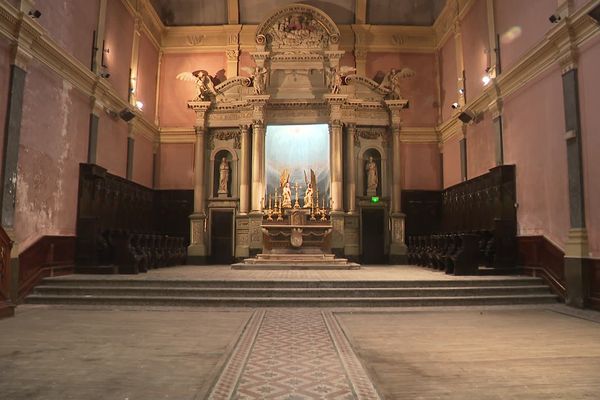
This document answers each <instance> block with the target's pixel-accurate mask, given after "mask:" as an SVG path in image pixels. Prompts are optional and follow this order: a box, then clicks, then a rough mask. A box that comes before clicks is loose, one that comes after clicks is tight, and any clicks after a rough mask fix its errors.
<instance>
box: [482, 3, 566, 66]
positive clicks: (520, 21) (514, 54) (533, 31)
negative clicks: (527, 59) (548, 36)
mask: <svg viewBox="0 0 600 400" xmlns="http://www.w3.org/2000/svg"><path fill="white" fill-rule="evenodd" d="M479 1H483V0H479ZM557 4H558V3H557V1H556V0H535V1H523V0H501V1H495V2H494V7H495V8H494V13H495V22H496V31H497V32H498V34H499V35H500V51H501V62H502V69H503V70H504V71H506V70H508V69H510V68H511V67H512V66H514V65H515V64H516V63H517V62H518V61H519V59H520V58H521V57H522V56H523V55H524V54H525V53H526V52H527V51H528V50H530V49H531V48H533V47H534V46H535V45H536V44H537V43H538V42H540V41H541V40H542V39H543V38H544V34H545V33H546V32H547V31H548V30H549V29H550V28H552V24H551V23H550V21H548V17H549V16H550V15H552V14H554V13H555V11H556V7H557Z"/></svg>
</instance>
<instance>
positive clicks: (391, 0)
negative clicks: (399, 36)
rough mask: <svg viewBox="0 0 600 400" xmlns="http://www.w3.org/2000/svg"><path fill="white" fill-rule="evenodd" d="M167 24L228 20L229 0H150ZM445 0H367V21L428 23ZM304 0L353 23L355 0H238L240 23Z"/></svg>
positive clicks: (255, 20) (256, 21) (260, 18)
mask: <svg viewBox="0 0 600 400" xmlns="http://www.w3.org/2000/svg"><path fill="white" fill-rule="evenodd" d="M150 1H151V3H152V5H153V6H154V8H155V9H156V12H157V13H158V15H159V16H160V18H161V20H162V21H163V23H164V24H165V25H168V26H187V25H223V24H227V1H226V0H150ZM445 2H446V0H367V23H368V24H373V25H417V26H428V25H433V22H434V21H435V19H436V18H437V16H438V15H439V14H440V12H441V10H442V8H443V7H444V4H445ZM291 3H304V4H309V5H312V6H315V7H317V8H320V9H321V10H323V11H325V12H326V13H327V14H328V15H329V16H330V17H331V18H333V20H334V21H335V22H336V23H337V24H353V23H354V22H355V21H354V11H355V5H356V0H305V1H291V0H238V4H239V21H240V23H241V24H259V23H261V22H262V21H263V20H264V19H265V18H266V17H267V16H268V15H269V14H271V13H272V12H273V11H274V10H275V9H277V8H280V7H283V6H285V5H287V4H291Z"/></svg>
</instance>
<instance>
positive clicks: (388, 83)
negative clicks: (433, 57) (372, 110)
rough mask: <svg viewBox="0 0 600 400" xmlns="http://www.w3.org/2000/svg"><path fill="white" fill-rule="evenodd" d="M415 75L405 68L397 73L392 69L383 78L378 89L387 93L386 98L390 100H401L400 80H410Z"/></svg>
mask: <svg viewBox="0 0 600 400" xmlns="http://www.w3.org/2000/svg"><path fill="white" fill-rule="evenodd" d="M415 75H416V72H415V71H413V70H412V69H410V68H408V67H405V68H402V69H401V70H400V71H398V70H397V69H396V68H392V69H391V70H390V72H388V73H387V74H386V75H385V76H384V77H383V80H382V81H381V83H380V84H379V87H380V88H382V89H384V90H386V91H387V97H388V98H389V99H390V100H399V99H402V95H401V94H400V80H401V79H404V78H412V77H413V76H415Z"/></svg>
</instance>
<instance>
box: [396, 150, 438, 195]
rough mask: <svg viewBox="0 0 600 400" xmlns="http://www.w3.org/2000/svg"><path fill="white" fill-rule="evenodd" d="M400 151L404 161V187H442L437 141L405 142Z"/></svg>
mask: <svg viewBox="0 0 600 400" xmlns="http://www.w3.org/2000/svg"><path fill="white" fill-rule="evenodd" d="M400 152H401V153H400V154H401V156H400V158H401V160H402V162H403V171H402V172H403V177H402V188H403V189H407V190H410V189H414V190H439V189H441V186H442V185H441V166H440V150H439V148H438V145H437V144H436V143H432V144H407V143H403V144H402V146H401V148H400Z"/></svg>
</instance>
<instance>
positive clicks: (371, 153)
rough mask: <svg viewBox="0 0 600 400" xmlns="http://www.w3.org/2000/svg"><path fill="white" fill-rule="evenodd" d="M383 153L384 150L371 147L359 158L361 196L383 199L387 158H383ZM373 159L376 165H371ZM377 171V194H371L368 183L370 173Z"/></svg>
mask: <svg viewBox="0 0 600 400" xmlns="http://www.w3.org/2000/svg"><path fill="white" fill-rule="evenodd" d="M383 154H384V153H383V151H382V149H377V148H375V147H369V148H367V149H366V150H365V151H364V152H363V153H362V154H361V157H360V158H359V160H360V163H359V171H360V174H359V176H361V178H362V179H361V185H360V186H359V187H360V188H361V196H365V197H371V196H379V197H383V195H384V191H383V188H384V187H385V183H386V182H385V181H386V180H385V179H384V178H385V176H384V173H385V164H386V163H385V158H384V157H383ZM371 158H372V162H373V164H374V167H373V165H372V164H371V161H370V160H371ZM373 168H374V169H375V173H376V178H377V188H376V190H375V193H371V192H369V191H368V181H369V178H368V176H369V171H370V170H372V169H373Z"/></svg>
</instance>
